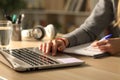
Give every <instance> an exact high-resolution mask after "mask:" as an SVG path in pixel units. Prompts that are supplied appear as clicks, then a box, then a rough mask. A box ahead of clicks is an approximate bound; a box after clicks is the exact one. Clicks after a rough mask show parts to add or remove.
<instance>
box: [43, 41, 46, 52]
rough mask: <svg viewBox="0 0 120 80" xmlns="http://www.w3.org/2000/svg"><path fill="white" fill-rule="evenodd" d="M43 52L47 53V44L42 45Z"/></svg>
mask: <svg viewBox="0 0 120 80" xmlns="http://www.w3.org/2000/svg"><path fill="white" fill-rule="evenodd" d="M42 52H44V53H45V52H46V43H43V45H42Z"/></svg>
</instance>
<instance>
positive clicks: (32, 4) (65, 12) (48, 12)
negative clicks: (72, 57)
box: [0, 0, 98, 33]
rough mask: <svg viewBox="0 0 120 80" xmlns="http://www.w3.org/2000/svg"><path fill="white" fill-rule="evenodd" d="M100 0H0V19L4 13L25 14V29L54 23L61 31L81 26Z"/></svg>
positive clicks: (10, 14) (64, 31)
mask: <svg viewBox="0 0 120 80" xmlns="http://www.w3.org/2000/svg"><path fill="white" fill-rule="evenodd" d="M97 2H98V0H0V19H4V15H9V16H13V14H16V15H20V14H25V18H24V20H23V23H22V24H23V29H31V28H33V27H34V26H35V25H42V26H44V27H45V26H46V25H48V24H53V25H54V26H55V28H56V30H57V31H58V32H60V33H68V32H71V31H73V30H74V29H76V28H77V27H79V26H80V25H81V24H82V23H83V22H84V20H85V19H86V18H87V17H88V16H89V15H90V13H91V11H92V10H93V8H94V7H95V4H96V3H97Z"/></svg>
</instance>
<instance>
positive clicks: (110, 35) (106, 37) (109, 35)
mask: <svg viewBox="0 0 120 80" xmlns="http://www.w3.org/2000/svg"><path fill="white" fill-rule="evenodd" d="M111 37H112V34H108V35H106V36H105V37H103V38H102V39H100V40H99V41H102V40H106V39H109V38H111Z"/></svg>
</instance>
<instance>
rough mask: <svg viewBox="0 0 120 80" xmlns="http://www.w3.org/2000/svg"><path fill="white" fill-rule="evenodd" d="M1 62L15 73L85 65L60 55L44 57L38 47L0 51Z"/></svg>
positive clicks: (70, 57) (81, 61)
mask: <svg viewBox="0 0 120 80" xmlns="http://www.w3.org/2000/svg"><path fill="white" fill-rule="evenodd" d="M0 61H1V62H2V63H4V64H6V65H7V66H9V67H10V68H12V69H14V70H15V71H21V72H22V71H31V70H38V69H49V68H58V67H67V66H76V65H81V64H83V63H84V61H83V60H80V59H77V58H75V57H72V56H69V55H67V54H63V53H60V54H58V55H57V56H50V55H44V54H43V53H42V52H41V51H40V50H39V48H38V47H30V48H19V49H10V50H0Z"/></svg>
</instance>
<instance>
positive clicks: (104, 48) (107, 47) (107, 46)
mask: <svg viewBox="0 0 120 80" xmlns="http://www.w3.org/2000/svg"><path fill="white" fill-rule="evenodd" d="M99 49H100V50H102V51H104V52H110V51H111V48H110V45H109V44H107V45H102V46H99Z"/></svg>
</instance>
